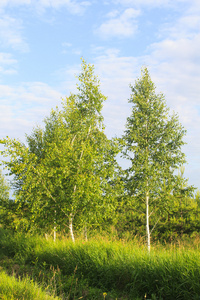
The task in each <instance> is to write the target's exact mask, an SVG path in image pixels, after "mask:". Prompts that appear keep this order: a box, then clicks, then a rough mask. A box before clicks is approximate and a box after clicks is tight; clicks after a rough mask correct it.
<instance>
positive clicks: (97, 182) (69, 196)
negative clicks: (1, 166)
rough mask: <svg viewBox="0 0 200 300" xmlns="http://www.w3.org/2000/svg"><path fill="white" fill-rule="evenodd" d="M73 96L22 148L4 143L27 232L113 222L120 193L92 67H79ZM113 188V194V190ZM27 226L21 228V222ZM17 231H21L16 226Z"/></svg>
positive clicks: (115, 148)
mask: <svg viewBox="0 0 200 300" xmlns="http://www.w3.org/2000/svg"><path fill="white" fill-rule="evenodd" d="M78 80H79V85H77V90H78V93H77V94H71V95H70V96H69V97H67V98H66V99H63V101H62V109H61V110H59V109H58V108H57V109H56V110H52V111H51V114H50V116H49V117H48V118H46V119H45V121H44V122H45V128H44V129H41V128H35V129H34V130H33V132H32V134H31V135H30V136H28V135H27V143H28V145H27V146H25V145H23V144H22V143H20V142H18V141H16V140H10V139H9V138H7V139H4V140H2V143H3V144H4V145H5V149H6V150H5V151H4V152H3V154H4V156H6V155H8V156H9V157H10V161H9V162H5V164H6V166H7V168H8V169H9V171H10V173H11V174H13V175H14V176H15V187H16V200H17V202H18V210H19V212H20V213H22V215H23V218H24V219H25V220H26V219H27V220H29V222H28V223H27V230H29V229H31V230H41V229H43V230H44V231H46V232H50V231H51V230H52V229H53V228H54V227H55V226H56V228H57V230H59V229H63V228H66V227H68V223H69V224H70V225H71V226H72V222H73V224H75V226H76V227H79V228H80V227H83V226H86V225H87V226H94V225H95V226H99V224H105V223H106V222H108V221H109V222H110V221H111V220H112V219H113V218H114V211H115V208H116V197H118V194H119V193H120V189H121V191H122V187H121V184H120V178H119V173H120V172H121V171H120V168H119V166H118V164H117V162H116V159H115V156H116V154H117V153H118V152H119V150H118V145H117V143H116V142H115V141H114V140H113V141H111V140H109V139H108V138H107V137H106V135H105V133H104V125H103V117H102V115H101V109H102V106H103V102H104V101H105V99H106V98H105V96H103V95H102V93H101V91H100V84H99V80H98V79H97V77H96V76H95V75H94V67H93V66H91V65H87V64H86V63H85V61H84V60H83V61H82V72H81V74H80V75H79V76H78ZM116 187H117V188H116ZM25 223H26V222H25ZM19 226H21V225H19Z"/></svg>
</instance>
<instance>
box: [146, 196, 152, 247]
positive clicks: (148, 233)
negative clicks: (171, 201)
mask: <svg viewBox="0 0 200 300" xmlns="http://www.w3.org/2000/svg"><path fill="white" fill-rule="evenodd" d="M146 233H147V249H148V252H149V253H150V248H151V241H150V230H149V191H147V192H146Z"/></svg>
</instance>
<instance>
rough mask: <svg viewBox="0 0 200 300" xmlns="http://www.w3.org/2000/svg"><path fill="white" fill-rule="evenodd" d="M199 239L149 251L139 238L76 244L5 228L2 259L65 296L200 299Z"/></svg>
mask: <svg viewBox="0 0 200 300" xmlns="http://www.w3.org/2000/svg"><path fill="white" fill-rule="evenodd" d="M198 245H199V242H198V243H197V242H196V243H193V245H192V244H191V243H187V244H185V245H184V243H181V244H180V245H166V246H162V245H154V246H153V247H152V251H151V254H150V255H149V254H148V253H147V250H146V246H145V245H143V244H142V243H140V242H138V241H137V240H135V241H131V242H123V241H109V240H108V239H105V238H104V239H103V238H98V239H97V238H96V239H92V240H91V241H88V242H85V241H83V240H81V239H80V240H77V241H76V243H75V244H73V243H72V242H71V241H70V240H68V239H61V240H57V242H56V243H54V242H53V241H52V240H48V241H47V240H45V239H43V238H40V237H26V236H23V235H15V236H9V235H5V234H3V233H1V238H0V262H1V266H2V267H3V269H4V270H6V271H7V273H8V274H10V275H11V274H13V272H14V273H15V276H17V277H18V276H21V277H23V276H24V277H25V278H26V283H27V280H28V279H27V278H30V279H33V280H34V282H37V283H38V284H40V285H41V286H42V287H43V289H45V290H46V291H48V292H49V293H50V294H51V295H55V294H57V296H59V297H60V298H61V299H68V300H70V299H113V300H115V299H118V300H119V299H131V300H132V299H133V300H134V299H152V300H155V299H164V300H168V299H169V300H172V299H180V300H184V299H186V300H187V299H188V300H192V299H194V300H196V299H200V253H199V249H198ZM27 276H29V277H27ZM32 284H33V283H32ZM2 299H4V298H2ZM5 299H6V298H5ZM19 299H22V298H19ZM25 299H29V298H25ZM30 299H32V298H30ZM36 299H39V298H36Z"/></svg>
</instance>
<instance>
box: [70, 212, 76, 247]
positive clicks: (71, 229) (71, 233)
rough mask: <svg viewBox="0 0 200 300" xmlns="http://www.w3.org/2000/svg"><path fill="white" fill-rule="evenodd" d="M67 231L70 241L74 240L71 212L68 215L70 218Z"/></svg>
mask: <svg viewBox="0 0 200 300" xmlns="http://www.w3.org/2000/svg"><path fill="white" fill-rule="evenodd" d="M69 231H70V235H71V239H72V241H73V242H75V238H74V231H73V217H72V214H71V215H70V218H69Z"/></svg>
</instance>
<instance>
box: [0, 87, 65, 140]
mask: <svg viewBox="0 0 200 300" xmlns="http://www.w3.org/2000/svg"><path fill="white" fill-rule="evenodd" d="M60 103H61V94H60V93H59V92H58V91H57V90H55V89H53V88H51V87H49V86H48V85H47V84H45V83H42V82H33V83H24V84H23V85H21V86H19V87H10V86H6V85H0V138H2V137H6V136H9V137H11V138H13V137H15V138H19V139H21V140H24V136H25V133H30V132H31V130H32V128H33V127H34V126H36V125H37V124H41V123H42V121H43V119H44V118H45V117H46V116H48V115H49V112H50V110H51V108H55V107H56V105H60Z"/></svg>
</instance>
